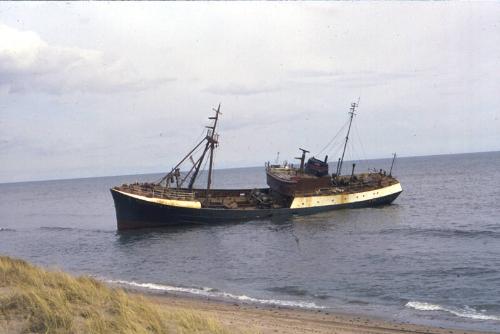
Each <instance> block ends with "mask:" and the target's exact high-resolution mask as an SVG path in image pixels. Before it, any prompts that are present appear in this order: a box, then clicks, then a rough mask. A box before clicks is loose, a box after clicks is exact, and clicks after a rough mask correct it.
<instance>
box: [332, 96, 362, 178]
mask: <svg viewBox="0 0 500 334" xmlns="http://www.w3.org/2000/svg"><path fill="white" fill-rule="evenodd" d="M358 105H359V99H358V102H357V103H356V102H352V103H351V110H350V111H349V115H350V118H349V128H348V129H347V135H346V136H345V143H344V150H343V151H342V158H340V162H339V164H338V169H337V175H338V176H340V173H342V164H343V163H344V155H345V150H346V148H347V142H348V141H349V133H350V132H351V125H352V119H353V118H354V115H356V114H355V113H354V112H355V111H356V108H357V107H358Z"/></svg>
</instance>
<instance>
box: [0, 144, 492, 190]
mask: <svg viewBox="0 0 500 334" xmlns="http://www.w3.org/2000/svg"><path fill="white" fill-rule="evenodd" d="M497 152H500V150H495V151H476V152H463V153H442V154H423V155H408V156H406V155H403V156H397V159H411V158H424V157H437V156H446V155H466V154H481V153H497ZM389 159H392V158H391V157H387V158H370V159H356V160H346V161H370V160H389ZM257 167H261V166H244V167H226V168H216V169H214V170H231V169H243V168H257ZM164 173H166V172H165V171H162V172H151V173H149V172H148V173H140V174H118V175H96V176H85V177H68V178H61V179H34V180H21V181H9V182H0V185H4V184H16V183H30V182H51V181H70V180H85V179H99V178H107V177H120V176H134V175H155V174H164Z"/></svg>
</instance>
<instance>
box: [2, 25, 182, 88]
mask: <svg viewBox="0 0 500 334" xmlns="http://www.w3.org/2000/svg"><path fill="white" fill-rule="evenodd" d="M172 80H174V79H173V78H167V77H145V76H143V75H141V74H139V73H137V72H136V71H135V70H134V69H133V68H132V67H131V66H128V65H127V64H126V63H125V62H123V61H121V60H120V59H113V58H111V57H109V56H106V55H105V54H103V53H102V52H100V51H96V50H90V49H82V48H76V47H64V46H57V45H50V44H48V43H47V42H45V41H44V40H43V39H42V38H41V37H40V36H39V35H38V34H37V33H35V32H33V31H19V30H16V29H13V28H11V27H9V26H6V25H4V24H0V88H1V91H7V92H9V93H24V92H27V91H41V92H45V93H50V94H62V93H68V92H75V91H80V92H92V93H109V92H117V91H135V90H145V89H148V88H151V87H155V86H158V85H162V84H164V83H166V82H168V81H172Z"/></svg>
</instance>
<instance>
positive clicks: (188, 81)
mask: <svg viewBox="0 0 500 334" xmlns="http://www.w3.org/2000/svg"><path fill="white" fill-rule="evenodd" d="M358 97H359V98H361V100H360V106H359V110H358V115H357V116H356V119H355V128H354V132H353V137H352V138H353V140H352V143H353V151H352V153H351V155H352V157H353V158H358V159H363V158H379V157H390V155H391V153H392V152H398V154H399V155H401V156H413V155H427V154H445V153H461V152H476V151H492V150H500V119H499V118H500V3H499V2H491V3H477V2H474V3H459V2H417V3H414V2H404V3H393V2H376V3H364V2H361V3H359V2H343V3H337V2H336V3H330V2H318V3H314V2H313V3H311V2H307V3H302V2H298V3H297V2H293V3H276V2H273V3H254V2H252V3H248V2H238V3H212V2H210V3H199V2H197V3H143V2H141V3H128V2H127V3H96V2H90V3H89V2H82V3H73V2H72V3H14V2H10V3H9V2H8V3H5V2H2V3H0V182H13V181H21V180H39V179H57V178H72V177H89V176H99V175H118V174H136V173H148V172H162V171H167V170H169V169H170V168H171V167H172V165H173V164H174V163H175V162H176V161H177V160H179V159H180V158H181V157H182V155H183V154H184V153H186V152H187V151H188V150H189V149H190V148H191V146H192V145H193V144H195V142H196V139H197V138H199V136H200V134H201V133H202V131H203V127H204V126H205V125H207V117H208V116H210V114H211V109H212V107H215V106H216V105H217V104H218V103H219V102H221V103H222V108H221V110H222V112H223V115H222V117H221V122H220V130H219V132H220V140H221V145H220V147H219V150H218V153H217V157H216V158H217V160H216V165H215V166H216V168H230V167H243V166H259V165H263V163H264V161H268V160H274V159H275V157H276V152H278V151H279V152H281V153H280V157H281V158H282V159H288V160H292V158H293V157H294V156H297V154H298V153H297V151H298V150H297V149H298V147H304V148H307V149H309V150H310V151H312V153H318V152H319V151H320V150H321V149H322V148H323V147H324V146H325V144H326V143H327V142H328V141H329V140H330V139H331V138H332V137H333V136H334V135H335V134H336V133H337V131H338V130H339V128H341V127H342V126H343V125H344V124H345V122H346V120H347V111H348V108H349V105H350V103H351V102H352V101H356V100H357V99H358ZM327 153H330V155H331V157H332V158H331V159H332V160H336V157H337V156H338V152H335V150H332V151H331V152H327Z"/></svg>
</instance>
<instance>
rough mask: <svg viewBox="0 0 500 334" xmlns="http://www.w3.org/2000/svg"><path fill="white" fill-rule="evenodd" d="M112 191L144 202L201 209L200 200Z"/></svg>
mask: <svg viewBox="0 0 500 334" xmlns="http://www.w3.org/2000/svg"><path fill="white" fill-rule="evenodd" d="M114 191H116V192H119V193H121V194H124V195H126V196H130V197H133V198H137V199H140V200H142V201H146V202H151V203H157V204H163V205H169V206H177V207H181V208H191V209H201V202H200V201H185V200H177V199H165V198H154V197H146V196H141V195H136V194H130V193H126V192H123V191H119V190H114Z"/></svg>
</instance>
